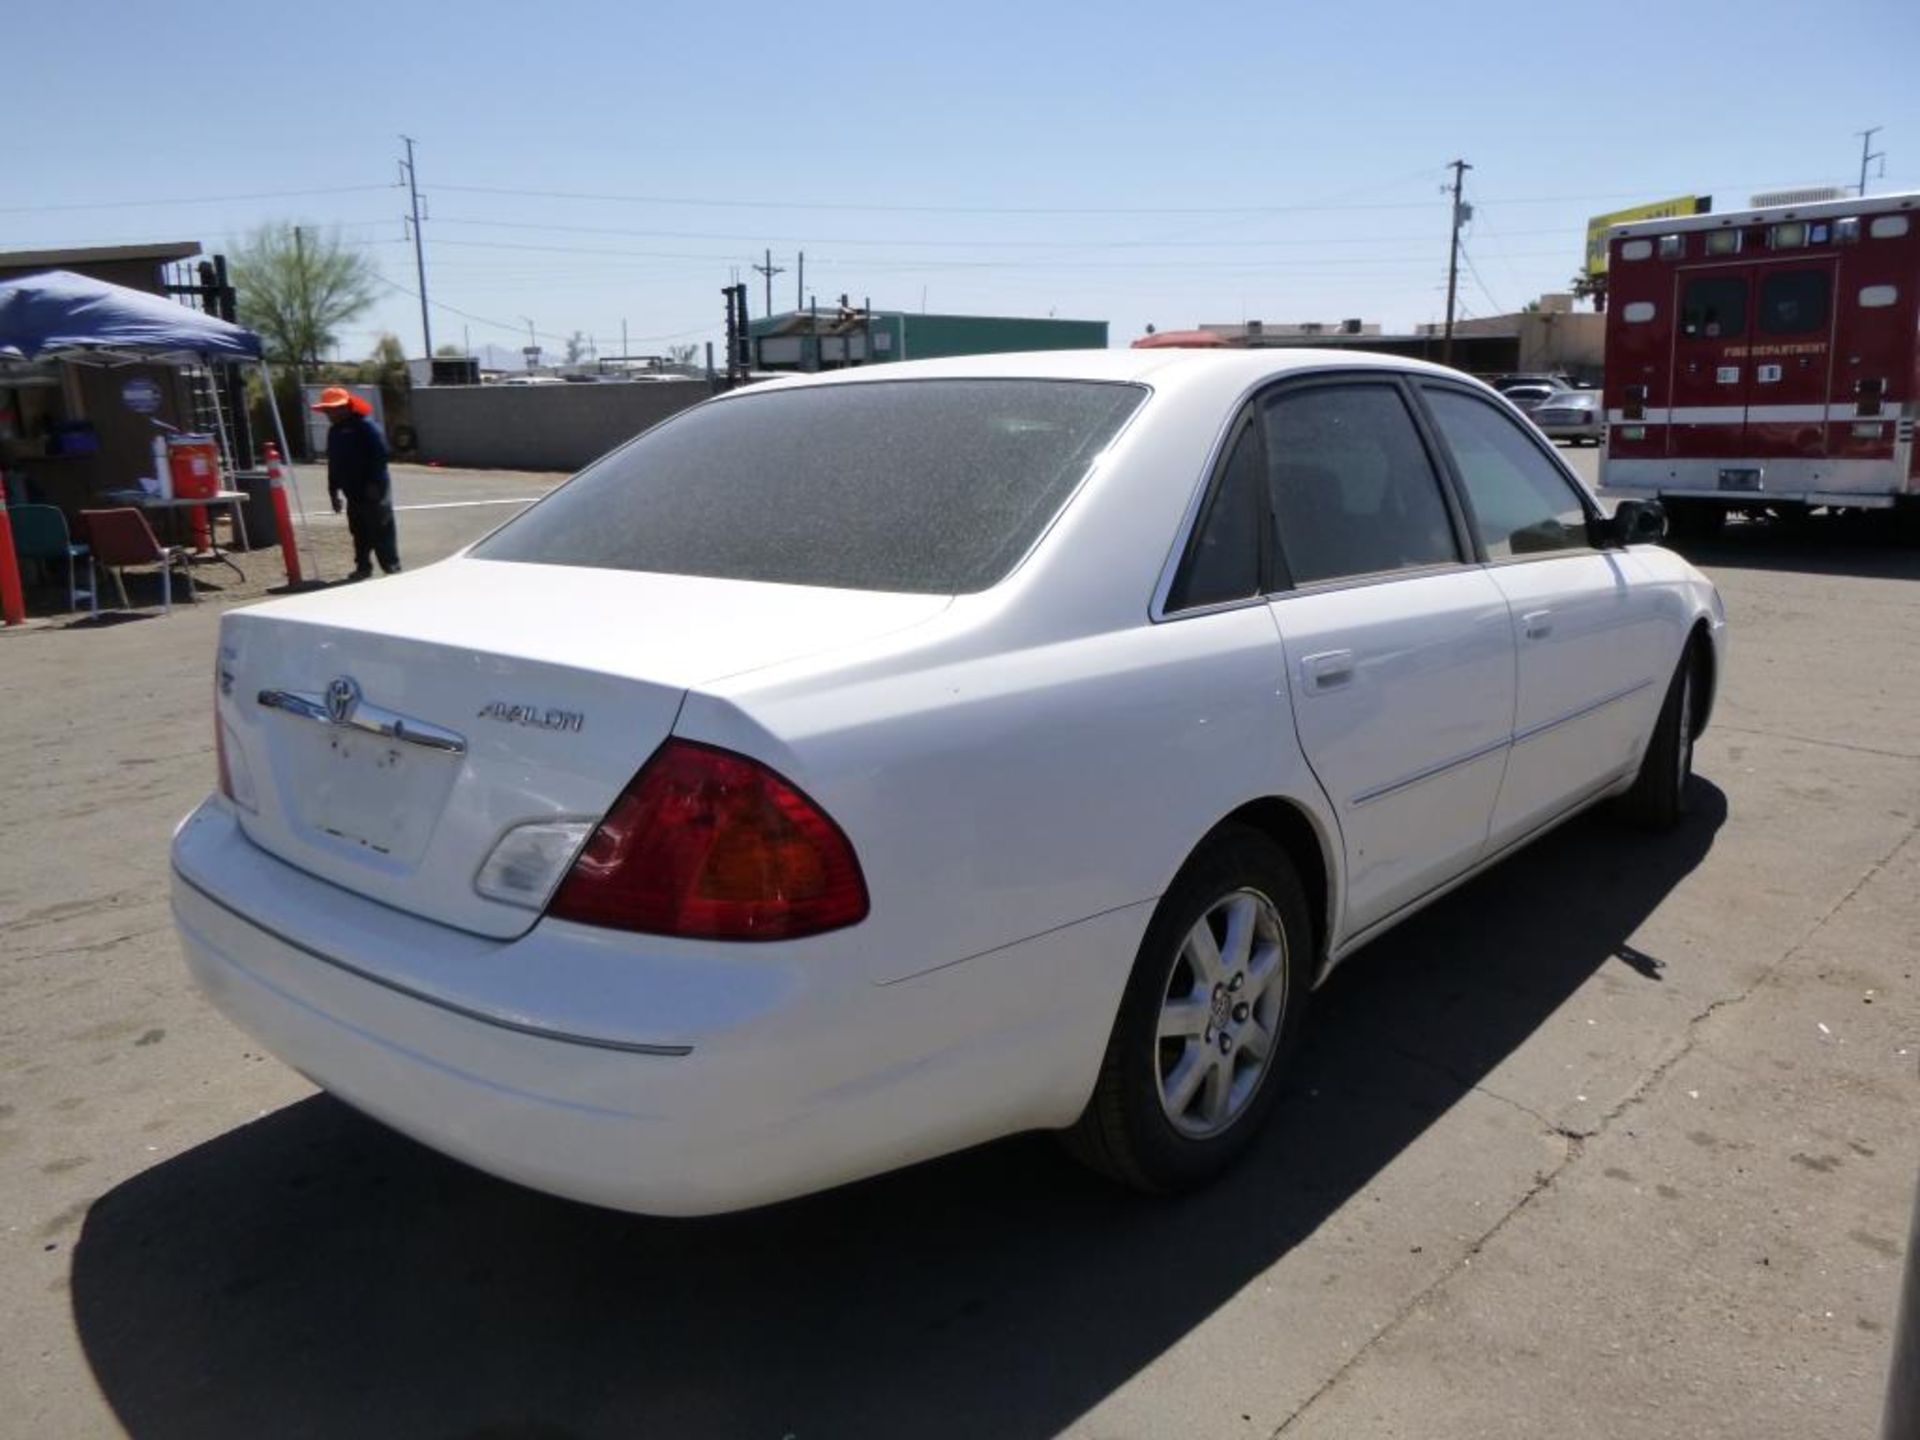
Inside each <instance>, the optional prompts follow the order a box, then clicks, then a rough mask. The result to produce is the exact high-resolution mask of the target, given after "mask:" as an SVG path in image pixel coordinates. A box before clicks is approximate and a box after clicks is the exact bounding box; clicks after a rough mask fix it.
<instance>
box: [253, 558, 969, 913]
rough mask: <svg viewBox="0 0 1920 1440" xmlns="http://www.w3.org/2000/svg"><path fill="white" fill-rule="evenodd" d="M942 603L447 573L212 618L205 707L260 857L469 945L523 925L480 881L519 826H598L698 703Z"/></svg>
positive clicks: (578, 576)
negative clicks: (456, 934) (701, 695)
mask: <svg viewBox="0 0 1920 1440" xmlns="http://www.w3.org/2000/svg"><path fill="white" fill-rule="evenodd" d="M948 603H949V602H948V600H947V597H945V596H938V595H898V594H880V593H869V592H854V591H845V590H829V589H822V588H818V587H806V586H791V585H768V584H757V583H750V582H739V581H728V580H716V579H708V578H700V577H689V576H674V575H660V574H651V573H643V572H631V571H608V570H590V569H576V568H568V567H558V566H545V565H527V564H513V563H502V562H495V561H480V560H466V559H461V560H455V561H450V562H447V563H446V564H443V565H438V566H434V567H432V568H431V569H428V570H425V571H421V572H419V573H417V574H411V575H407V576H403V577H399V578H396V579H392V580H383V581H379V582H375V583H371V584H365V585H358V586H352V587H345V588H342V589H339V590H335V591H330V592H327V593H325V594H320V595H313V596H304V597H300V598H298V599H294V600H289V601H284V602H281V603H278V604H273V605H267V606H262V607H259V608H257V609H253V610H247V611H241V612H238V613H236V614H233V615H230V616H228V617H227V618H226V620H225V622H224V624H223V626H222V630H221V656H220V670H219V685H218V688H219V691H220V698H219V701H218V706H219V712H220V717H221V723H222V724H223V725H224V727H225V736H226V744H227V748H228V760H229V766H230V769H231V770H232V771H233V772H234V777H235V785H236V789H237V790H238V791H240V792H241V795H242V798H243V799H244V800H245V801H247V802H249V803H248V804H244V805H242V807H241V811H242V819H241V823H242V825H243V827H244V829H245V831H246V833H247V835H248V837H249V838H250V839H252V840H253V841H254V843H256V844H258V845H259V846H261V848H263V849H265V850H266V851H268V852H269V853H271V854H273V855H275V856H277V857H278V858H280V859H282V860H285V861H287V862H288V863H290V864H293V865H296V866H298V867H300V868H301V869H303V870H306V871H308V872H309V873H311V874H314V875H317V876H320V877H321V878H323V879H326V880H329V881H331V882H333V883H334V884H337V885H340V886H342V887H344V888H346V889H348V890H351V891H354V892H355V893H357V894H361V895H365V896H367V897H369V898H372V899H375V900H378V901H381V902H382V903H385V904H388V905H392V906H394V907H395V908H397V909H400V910H404V911H407V912H409V913H411V914H416V915H421V916H425V917H427V918H430V919H434V920H437V921H440V922H442V923H445V924H449V925H455V926H458V927H460V928H462V929H465V930H469V931H473V932H475V933H479V934H483V935H489V936H495V937H500V938H508V937H511V936H514V935H518V934H521V933H523V932H524V931H525V930H526V929H527V928H529V927H530V926H531V925H532V923H533V922H534V920H535V919H536V918H537V912H535V911H533V910H529V909H525V908H521V907H520V906H516V905H512V904H508V903H505V902H503V901H500V900H497V899H490V898H488V897H486V896H484V895H482V894H481V893H480V892H479V891H478V890H476V889H475V886H474V881H475V877H476V876H477V875H478V874H479V872H480V870H481V868H482V866H483V865H485V863H486V860H487V858H488V856H489V855H490V854H491V853H492V851H493V849H494V847H495V846H496V845H497V844H498V843H499V841H500V840H501V838H502V837H503V836H504V835H505V834H506V833H507V832H508V831H509V830H512V829H513V828H515V827H517V826H521V825H526V824H532V823H553V822H558V821H569V820H573V821H597V820H598V819H599V817H600V816H601V815H603V814H604V813H605V811H606V809H607V807H608V806H609V805H611V804H612V802H613V800H614V799H615V798H616V797H617V796H618V795H619V793H620V791H621V789H622V787H624V786H625V785H626V783H627V782H628V781H629V780H630V779H631V778H632V777H633V775H634V772H635V771H636V770H637V769H638V768H639V767H640V765H641V764H642V763H643V762H644V761H645V760H646V758H647V756H648V755H650V754H651V753H652V752H653V750H654V749H655V748H657V747H658V745H659V744H660V742H661V741H662V740H663V739H665V738H666V736H667V735H668V734H669V732H670V731H671V730H672V728H673V723H674V720H675V717H676V716H677V715H678V713H679V708H680V703H681V700H682V698H683V696H684V695H685V693H686V691H687V690H688V689H689V688H690V687H692V686H695V685H698V684H700V683H702V682H705V681H711V680H717V679H720V678H722V677H724V676H728V675H737V674H740V673H742V672H745V671H749V670H754V669H759V668H761V667H763V666H767V665H771V664H777V663H780V662H783V661H789V660H794V659H798V658H801V657H804V656H808V655H815V654H818V653H820V652H821V651H824V650H828V649H833V648H837V647H841V646H846V645H853V644H857V643H859V642H861V641H863V640H868V639H872V638H875V637H877V636H880V635H884V634H888V633H891V632H893V631H897V630H900V629H903V628H905V627H908V626H911V625H914V624H918V623H920V622H921V621H923V620H926V619H929V618H931V617H932V616H933V615H936V614H938V613H939V612H940V611H941V610H942V609H944V608H945V607H946V606H947V604H948Z"/></svg>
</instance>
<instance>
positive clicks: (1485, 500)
mask: <svg viewBox="0 0 1920 1440" xmlns="http://www.w3.org/2000/svg"><path fill="white" fill-rule="evenodd" d="M1424 393H1425V395H1426V398H1427V408H1428V409H1430V410H1431V411H1432V412H1433V422H1434V424H1435V425H1436V426H1437V427H1438V428H1439V431H1440V435H1441V438H1442V439H1443V440H1444V441H1445V442H1446V446H1447V449H1448V450H1449V451H1450V452H1451V453H1452V455H1453V463H1454V468H1455V469H1456V470H1458V471H1459V473H1460V481H1461V486H1462V488H1463V489H1465V491H1466V492H1467V504H1468V505H1469V506H1470V507H1471V508H1472V511H1473V526H1474V532H1475V533H1476V534H1477V535H1478V536H1479V537H1480V544H1481V545H1482V546H1483V547H1484V548H1485V550H1486V552H1487V558H1488V559H1490V560H1504V559H1506V558H1507V557H1509V556H1513V555H1534V554H1542V553H1546V552H1549V551H1554V550H1578V549H1587V548H1590V547H1591V545H1592V541H1591V540H1590V539H1589V538H1588V536H1587V507H1586V506H1585V504H1583V503H1582V502H1581V499H1580V496H1579V494H1578V492H1576V491H1575V490H1574V488H1573V486H1572V485H1571V484H1569V483H1568V481H1567V478H1566V476H1564V475H1562V474H1561V473H1560V471H1559V470H1558V469H1557V468H1556V467H1555V466H1554V464H1553V463H1552V461H1550V460H1548V459H1547V457H1546V456H1545V455H1543V454H1541V453H1540V448H1539V447H1538V446H1537V445H1535V444H1534V442H1533V441H1532V439H1530V438H1529V437H1528V435H1527V434H1526V432H1525V431H1524V430H1522V429H1521V427H1520V426H1519V425H1517V424H1515V423H1514V421H1513V420H1511V419H1510V418H1509V417H1508V416H1506V415H1504V414H1502V413H1501V412H1500V411H1499V410H1497V409H1495V408H1494V407H1493V406H1492V405H1489V404H1488V403H1487V402H1486V401H1484V400H1481V399H1477V398H1476V397H1474V396H1472V395H1467V394H1463V393H1462V392H1460V391H1458V390H1447V389H1441V388H1431V389H1427V390H1426V391H1425V392H1424Z"/></svg>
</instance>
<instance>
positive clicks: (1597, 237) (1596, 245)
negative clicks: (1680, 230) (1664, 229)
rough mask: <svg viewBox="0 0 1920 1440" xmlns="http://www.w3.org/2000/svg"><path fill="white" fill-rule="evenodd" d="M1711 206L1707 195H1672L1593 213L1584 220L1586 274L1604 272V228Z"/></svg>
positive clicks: (1703, 211) (1701, 211)
mask: <svg viewBox="0 0 1920 1440" xmlns="http://www.w3.org/2000/svg"><path fill="white" fill-rule="evenodd" d="M1711 209H1713V197H1712V196H1711V195H1676V196H1675V197H1674V198H1673V199H1671V200H1655V201H1653V202H1652V203H1651V204H1647V205H1635V206H1632V207H1630V208H1629V209H1626V210H1613V211H1609V212H1608V213H1607V214H1605V215H1595V216H1594V217H1593V218H1592V219H1590V220H1588V221H1587V264H1586V272H1587V274H1589V275H1604V274H1606V273H1607V231H1609V230H1610V229H1612V228H1613V227H1614V226H1615V225H1630V224H1632V223H1633V222H1634V221H1636V220H1664V219H1666V218H1667V217H1668V216H1671V215H1704V214H1706V213H1707V212H1708V211H1709V210H1711Z"/></svg>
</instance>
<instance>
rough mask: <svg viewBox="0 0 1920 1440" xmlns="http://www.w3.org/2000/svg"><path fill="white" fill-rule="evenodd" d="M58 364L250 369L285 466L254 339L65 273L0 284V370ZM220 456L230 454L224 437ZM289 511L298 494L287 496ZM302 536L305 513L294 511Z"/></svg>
mask: <svg viewBox="0 0 1920 1440" xmlns="http://www.w3.org/2000/svg"><path fill="white" fill-rule="evenodd" d="M12 358H17V359H19V360H23V361H27V362H29V363H31V362H33V361H39V360H62V361H66V362H68V363H69V364H78V365H103V366H111V365H131V364H161V365H212V364H214V363H226V364H242V363H246V362H252V363H254V364H257V365H258V366H259V367H260V375H261V380H262V382H263V383H264V384H265V386H266V393H267V395H268V397H269V402H268V405H267V411H268V413H269V414H270V415H272V417H273V428H274V433H275V435H276V437H277V438H278V440H279V444H280V453H281V454H282V455H285V456H287V457H289V460H291V457H292V453H293V452H292V451H291V450H289V449H288V447H287V436H286V430H285V427H284V426H283V425H282V424H281V420H280V407H279V406H278V405H275V404H273V403H272V401H271V397H272V395H273V382H272V377H271V375H269V374H268V372H267V364H266V356H265V352H264V350H263V348H262V346H261V344H260V337H259V336H258V335H256V334H254V332H253V331H251V330H248V329H245V328H243V327H241V326H239V325H232V324H229V323H228V322H227V321H225V320H222V319H220V318H218V317H217V316H213V315H208V314H206V313H204V312H202V311H199V310H193V309H189V308H188V307H187V306H185V305H181V304H178V303H177V302H175V301H172V300H169V299H167V298H166V297H165V296H161V295H151V294H148V293H147V292H146V291H144V290H132V289H129V288H127V287H126V286H124V285H113V284H110V283H108V282H107V281H105V280H95V279H93V278H91V277H90V276H86V275H76V274H74V273H73V272H72V271H70V270H47V271H43V272H41V273H40V274H37V275H26V276H22V277H21V278H20V279H18V280H9V281H6V282H4V283H0V362H4V361H5V360H7V359H12ZM222 430H223V433H222V434H221V436H220V445H221V450H222V451H223V452H224V453H226V454H227V455H228V456H229V469H231V468H232V465H231V446H230V444H229V443H228V439H227V436H226V435H225V433H224V423H223V426H222ZM294 498H295V502H296V503H300V492H299V489H298V487H297V486H296V487H295V489H294ZM300 520H301V524H302V527H303V528H304V526H305V523H306V507H305V505H304V504H301V505H300Z"/></svg>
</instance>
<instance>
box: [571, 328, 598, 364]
mask: <svg viewBox="0 0 1920 1440" xmlns="http://www.w3.org/2000/svg"><path fill="white" fill-rule="evenodd" d="M592 348H593V347H592V346H590V345H588V344H587V332H586V331H584V330H576V331H574V332H573V334H571V335H569V336H568V337H567V362H566V363H567V364H569V365H578V364H579V363H580V362H581V361H582V360H584V359H586V358H587V356H588V355H589V354H590V353H591V352H592Z"/></svg>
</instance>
